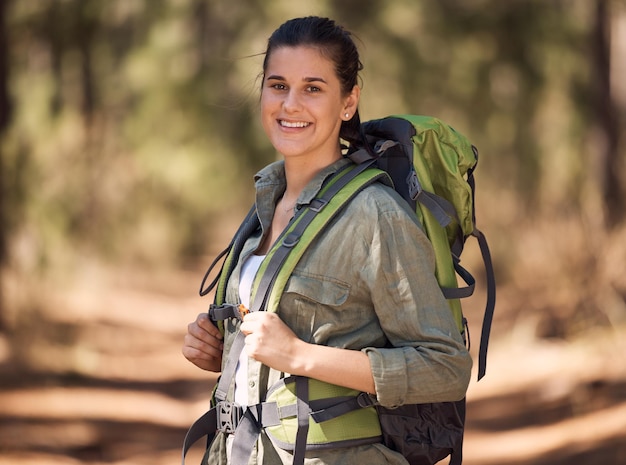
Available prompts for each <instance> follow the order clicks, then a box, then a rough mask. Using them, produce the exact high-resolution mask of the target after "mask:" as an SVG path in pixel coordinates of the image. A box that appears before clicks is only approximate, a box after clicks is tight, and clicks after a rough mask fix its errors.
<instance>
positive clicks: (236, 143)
mask: <svg viewBox="0 0 626 465" xmlns="http://www.w3.org/2000/svg"><path fill="white" fill-rule="evenodd" d="M307 14H318V15H327V16H331V17H333V18H335V19H337V20H338V21H339V22H341V23H343V24H345V25H346V26H347V27H348V29H350V30H351V31H353V33H354V34H355V35H356V36H357V38H358V41H359V45H360V50H361V55H362V61H363V62H364V65H365V69H364V71H363V73H362V81H363V99H362V104H361V114H362V117H363V119H370V118H376V117H381V116H385V115H388V114H398V113H417V114H430V115H434V116H437V117H439V118H441V119H443V120H445V121H446V122H448V123H449V124H451V125H452V126H454V127H455V128H456V129H457V130H459V131H461V132H463V133H465V134H466V135H467V136H468V137H469V138H470V139H471V140H472V141H473V143H474V144H475V145H476V146H477V147H478V148H479V150H480V154H481V155H480V162H479V167H478V170H477V174H476V176H477V185H478V192H477V199H476V200H477V220H478V226H479V227H480V228H481V229H482V230H483V231H484V232H485V233H486V235H487V237H488V240H489V242H490V246H491V249H492V255H493V257H494V260H495V266H496V271H497V281H498V302H497V307H496V319H495V322H494V328H493V336H492V342H491V352H490V358H489V370H488V373H487V377H486V378H485V379H484V380H483V381H481V382H480V383H478V384H477V383H476V382H473V383H472V385H471V387H470V392H469V393H468V402H469V404H468V412H469V413H468V415H469V419H468V432H467V437H466V463H468V464H470V465H471V464H475V465H478V464H495V463H498V464H500V463H508V464H520V465H521V464H534V465H539V464H552V465H553V464H566V463H567V464H569V463H576V464H594V465H599V464H624V463H626V268H625V263H626V157H625V156H624V154H625V151H626V148H625V147H626V145H625V144H626V140H625V137H624V127H625V119H626V2H624V1H622V0H544V1H540V0H509V1H498V0H464V1H461V0H458V1H453V0H439V1H435V0H369V1H366V2H364V1H356V0H310V1H306V2H304V1H303V2H296V1H292V0H230V1H226V0H150V1H148V0H106V1H105V0H0V227H1V228H0V265H1V273H0V285H1V286H0V292H1V294H0V464H3V465H5V464H11V465H25V464H77V463H90V464H104V463H107V464H117V465H121V464H144V463H145V464H148V463H150V464H165V463H176V462H177V461H178V460H179V458H178V454H179V452H178V447H179V446H180V444H181V442H182V438H183V436H184V433H185V431H186V428H187V427H188V426H189V424H190V423H191V422H192V421H193V420H194V419H195V417H196V416H198V415H200V414H201V413H202V412H203V410H204V409H205V408H206V407H207V403H208V392H209V389H210V387H211V384H212V382H213V381H214V379H213V378H212V377H211V376H208V375H207V374H205V373H199V371H200V370H197V369H195V368H194V367H192V366H190V364H188V363H187V362H186V361H185V360H184V359H183V357H182V355H180V347H181V345H182V337H183V334H184V333H185V331H186V324H187V323H188V322H189V321H192V320H193V319H194V318H195V316H196V314H197V313H199V312H201V311H204V310H205V309H206V307H207V305H208V303H209V301H208V300H206V298H205V299H200V298H199V297H198V296H197V289H198V287H199V283H200V279H201V278H202V274H203V272H204V269H205V268H206V266H207V264H208V263H210V261H211V259H212V257H213V256H214V255H215V253H216V252H217V251H219V250H220V249H221V248H223V247H224V246H225V245H226V243H227V241H228V239H229V238H230V235H231V234H232V233H233V232H234V229H235V228H236V226H237V224H238V222H239V221H240V220H241V218H242V217H243V215H244V214H245V212H246V211H247V209H248V207H249V204H250V202H251V201H252V192H253V191H252V176H253V174H254V173H255V172H256V171H257V170H258V169H260V168H261V167H262V166H264V165H265V164H267V163H268V162H270V161H273V160H274V159H275V157H276V155H275V153H274V152H273V150H272V147H271V146H270V145H269V143H268V142H267V141H266V139H265V137H264V134H263V132H262V130H261V127H260V124H259V121H258V118H257V112H258V96H259V93H258V89H259V84H260V82H259V79H258V76H259V73H260V71H261V63H262V59H263V57H262V55H261V53H262V52H263V51H264V49H265V41H266V39H267V37H268V36H269V34H270V33H271V32H272V31H273V30H274V29H275V28H276V27H277V26H278V25H279V24H280V23H282V22H283V21H284V20H286V19H288V18H291V17H294V16H300V15H307ZM472 245H473V244H471V243H470V244H469V245H468V247H467V249H466V252H465V254H464V262H465V263H467V264H468V267H469V268H470V269H471V270H472V271H473V272H474V273H475V274H476V275H477V277H478V281H479V287H480V289H479V290H478V291H477V295H476V296H475V297H472V298H471V299H469V301H468V303H467V304H466V307H465V308H466V312H467V314H468V317H469V320H470V328H471V329H473V334H474V335H475V337H474V342H475V344H474V345H475V346H476V347H477V340H478V335H479V332H480V331H479V328H480V322H481V316H482V314H481V312H482V307H483V304H484V289H483V287H484V280H483V279H482V275H481V263H480V260H479V254H478V252H477V250H475V249H476V248H477V247H472ZM472 352H473V353H475V349H474V348H472ZM189 463H197V460H196V461H194V458H193V456H192V458H191V459H190V460H189Z"/></svg>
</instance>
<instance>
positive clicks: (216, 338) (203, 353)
mask: <svg viewBox="0 0 626 465" xmlns="http://www.w3.org/2000/svg"><path fill="white" fill-rule="evenodd" d="M222 339H223V337H222V334H221V333H220V331H219V330H218V329H217V328H216V327H215V326H214V325H213V323H211V321H210V320H209V318H208V316H207V314H206V313H201V314H200V315H198V317H197V318H196V321H194V322H193V323H189V325H188V326H187V334H186V335H185V337H184V342H183V348H182V353H183V356H184V357H185V358H186V359H187V360H189V361H190V362H191V363H193V364H194V365H196V366H198V367H200V368H202V369H205V370H211V371H219V369H220V365H221V359H222V350H223V348H224V346H223V342H222Z"/></svg>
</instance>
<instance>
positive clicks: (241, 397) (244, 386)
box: [235, 255, 265, 405]
mask: <svg viewBox="0 0 626 465" xmlns="http://www.w3.org/2000/svg"><path fill="white" fill-rule="evenodd" d="M264 258H265V255H250V256H249V257H248V258H247V259H246V261H245V262H244V264H243V266H242V267H241V276H240V278H239V299H240V300H241V303H242V304H243V305H245V307H246V308H250V293H251V292H252V284H253V283H254V277H255V276H256V273H257V271H258V270H259V267H260V266H261V262H262V261H263V259H264ZM235 402H236V403H238V404H239V405H248V354H247V352H246V348H245V346H244V348H243V350H242V351H241V355H239V363H238V364H237V368H236V369H235Z"/></svg>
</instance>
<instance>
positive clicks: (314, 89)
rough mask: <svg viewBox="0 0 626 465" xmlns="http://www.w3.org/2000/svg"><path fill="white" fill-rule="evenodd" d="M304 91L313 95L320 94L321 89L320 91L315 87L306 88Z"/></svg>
mask: <svg viewBox="0 0 626 465" xmlns="http://www.w3.org/2000/svg"><path fill="white" fill-rule="evenodd" d="M306 90H307V92H311V93H315V92H320V91H321V90H322V89H320V88H319V87H317V86H308V87H307V88H306Z"/></svg>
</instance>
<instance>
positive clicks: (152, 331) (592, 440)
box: [0, 271, 626, 465]
mask: <svg viewBox="0 0 626 465" xmlns="http://www.w3.org/2000/svg"><path fill="white" fill-rule="evenodd" d="M84 281H85V282H79V283H75V285H73V286H72V288H71V289H66V290H65V291H58V290H57V291H54V292H53V291H52V290H50V289H48V291H49V292H46V299H45V304H44V303H42V304H41V305H39V306H38V307H37V308H36V312H35V311H33V313H32V315H27V316H29V317H33V318H36V319H37V324H35V323H34V322H33V324H31V325H27V326H28V331H27V332H24V331H22V332H21V333H20V335H19V347H20V348H19V350H13V351H11V350H10V348H9V344H8V341H7V339H6V338H0V465H35V464H36V465H44V464H50V465H74V464H92V465H96V464H110V465H131V464H132V465H142V464H146V465H147V464H151V465H161V464H163V465H164V464H175V463H179V460H180V445H181V441H182V438H183V437H184V434H185V432H186V429H187V427H188V426H189V425H190V424H191V422H192V421H193V420H194V419H195V418H196V417H197V416H199V415H200V414H202V413H203V411H204V409H205V408H206V406H207V402H208V400H207V399H208V393H209V390H210V388H211V385H212V383H213V382H214V379H213V378H212V377H211V376H207V375H206V374H204V373H202V372H200V370H197V369H195V368H194V367H193V366H191V365H190V364H189V363H187V362H186V361H185V360H184V359H183V357H182V356H181V355H180V346H181V342H182V336H183V334H184V332H185V328H186V325H187V323H188V322H189V321H191V320H193V319H194V318H195V315H196V314H197V313H199V312H200V311H202V310H203V309H204V307H205V305H206V303H207V300H201V299H200V298H199V297H196V295H197V294H196V288H197V284H198V282H197V281H198V274H197V271H193V272H190V273H176V274H174V275H171V274H168V273H163V274H161V275H157V276H154V275H151V276H150V278H149V279H148V278H147V277H145V276H143V277H142V276H136V275H134V274H133V273H128V272H127V273H124V272H120V273H118V274H117V275H116V277H115V278H111V277H110V276H102V275H97V273H96V276H95V279H94V276H89V279H87V277H85V280H84ZM500 305H506V303H504V304H503V303H500ZM500 325H501V326H500ZM503 328H505V324H504V322H502V321H500V320H496V324H495V327H494V334H496V337H495V338H494V339H493V340H492V341H493V342H492V344H491V347H490V358H489V370H488V375H487V377H486V378H485V379H484V380H483V381H481V382H480V383H476V382H475V381H473V382H472V385H471V387H470V391H469V393H468V425H467V428H468V429H467V435H466V445H465V461H464V463H465V464H466V465H479V464H480V465H490V464H494V465H495V464H503V463H506V464H516V465H522V464H523V465H531V464H532V465H543V464H546V465H547V464H550V465H558V464H577V465H586V464H589V465H609V464H610V465H623V464H626V363H625V358H624V356H625V354H626V337H625V336H626V330H623V329H622V330H619V331H618V330H615V331H613V332H611V333H607V332H604V333H599V334H598V335H596V336H592V335H589V336H588V338H587V340H580V341H575V342H570V343H564V342H555V341H553V342H546V341H544V342H539V341H537V340H535V339H534V338H533V337H532V331H531V330H530V329H529V327H524V325H523V324H518V325H516V326H515V327H514V328H513V330H512V331H509V328H510V326H509V325H506V328H507V329H506V337H502V333H503V332H504V331H500V330H502V329H503ZM474 332H475V333H478V332H479V331H478V330H475V331H474ZM497 335H500V337H497ZM475 345H477V343H476V344H475ZM200 453H201V451H200V450H199V449H198V450H193V451H192V453H191V456H190V459H189V461H188V463H190V464H195V463H198V461H199V456H200Z"/></svg>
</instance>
